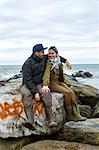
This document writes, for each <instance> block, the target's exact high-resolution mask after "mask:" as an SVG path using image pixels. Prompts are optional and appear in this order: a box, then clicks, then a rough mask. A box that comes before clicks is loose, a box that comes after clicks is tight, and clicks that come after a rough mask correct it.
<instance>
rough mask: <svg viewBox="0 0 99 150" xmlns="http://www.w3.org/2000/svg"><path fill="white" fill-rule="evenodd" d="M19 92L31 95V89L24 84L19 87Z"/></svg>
mask: <svg viewBox="0 0 99 150" xmlns="http://www.w3.org/2000/svg"><path fill="white" fill-rule="evenodd" d="M20 93H21V94H22V95H27V96H28V95H32V93H31V91H30V90H29V89H28V88H27V87H26V86H25V85H23V86H21V87H20Z"/></svg>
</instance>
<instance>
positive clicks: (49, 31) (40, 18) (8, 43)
mask: <svg viewBox="0 0 99 150" xmlns="http://www.w3.org/2000/svg"><path fill="white" fill-rule="evenodd" d="M39 43H41V44H43V46H44V47H48V48H49V47H50V46H56V47H57V49H58V51H59V55H61V56H63V57H65V58H66V59H68V60H69V62H71V63H72V64H93V63H96V64H99V1H98V0H0V65H19V64H20V65H22V64H23V63H24V61H25V60H26V59H27V58H28V57H29V56H30V55H31V54H32V47H33V46H34V45H35V44H39ZM45 53H47V50H46V51H45Z"/></svg>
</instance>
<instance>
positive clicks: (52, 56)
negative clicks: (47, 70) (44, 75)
mask: <svg viewBox="0 0 99 150" xmlns="http://www.w3.org/2000/svg"><path fill="white" fill-rule="evenodd" d="M57 55H58V54H56V52H55V51H54V50H53V49H50V50H49V51H48V57H49V58H50V59H55V58H56V57H57Z"/></svg>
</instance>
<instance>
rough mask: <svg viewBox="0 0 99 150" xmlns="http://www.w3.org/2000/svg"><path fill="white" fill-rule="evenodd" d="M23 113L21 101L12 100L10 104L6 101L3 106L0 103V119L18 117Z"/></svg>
mask: <svg viewBox="0 0 99 150" xmlns="http://www.w3.org/2000/svg"><path fill="white" fill-rule="evenodd" d="M22 112H23V105H22V103H21V101H19V100H17V99H16V98H15V99H14V102H13V103H12V104H9V103H8V102H7V101H5V102H4V104H1V103H0V118H1V119H5V118H6V117H8V116H19V115H20V114H21V113H22Z"/></svg>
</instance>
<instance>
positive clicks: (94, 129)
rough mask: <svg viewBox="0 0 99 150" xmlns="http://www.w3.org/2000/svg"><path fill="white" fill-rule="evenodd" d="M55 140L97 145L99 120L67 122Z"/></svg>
mask: <svg viewBox="0 0 99 150" xmlns="http://www.w3.org/2000/svg"><path fill="white" fill-rule="evenodd" d="M57 139H58V140H64V141H75V142H80V143H89V144H92V145H99V119H98V118H97V119H87V120H86V121H79V122H74V121H70V122H67V123H65V125H64V128H63V129H62V130H61V131H59V134H58V137H57Z"/></svg>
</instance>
